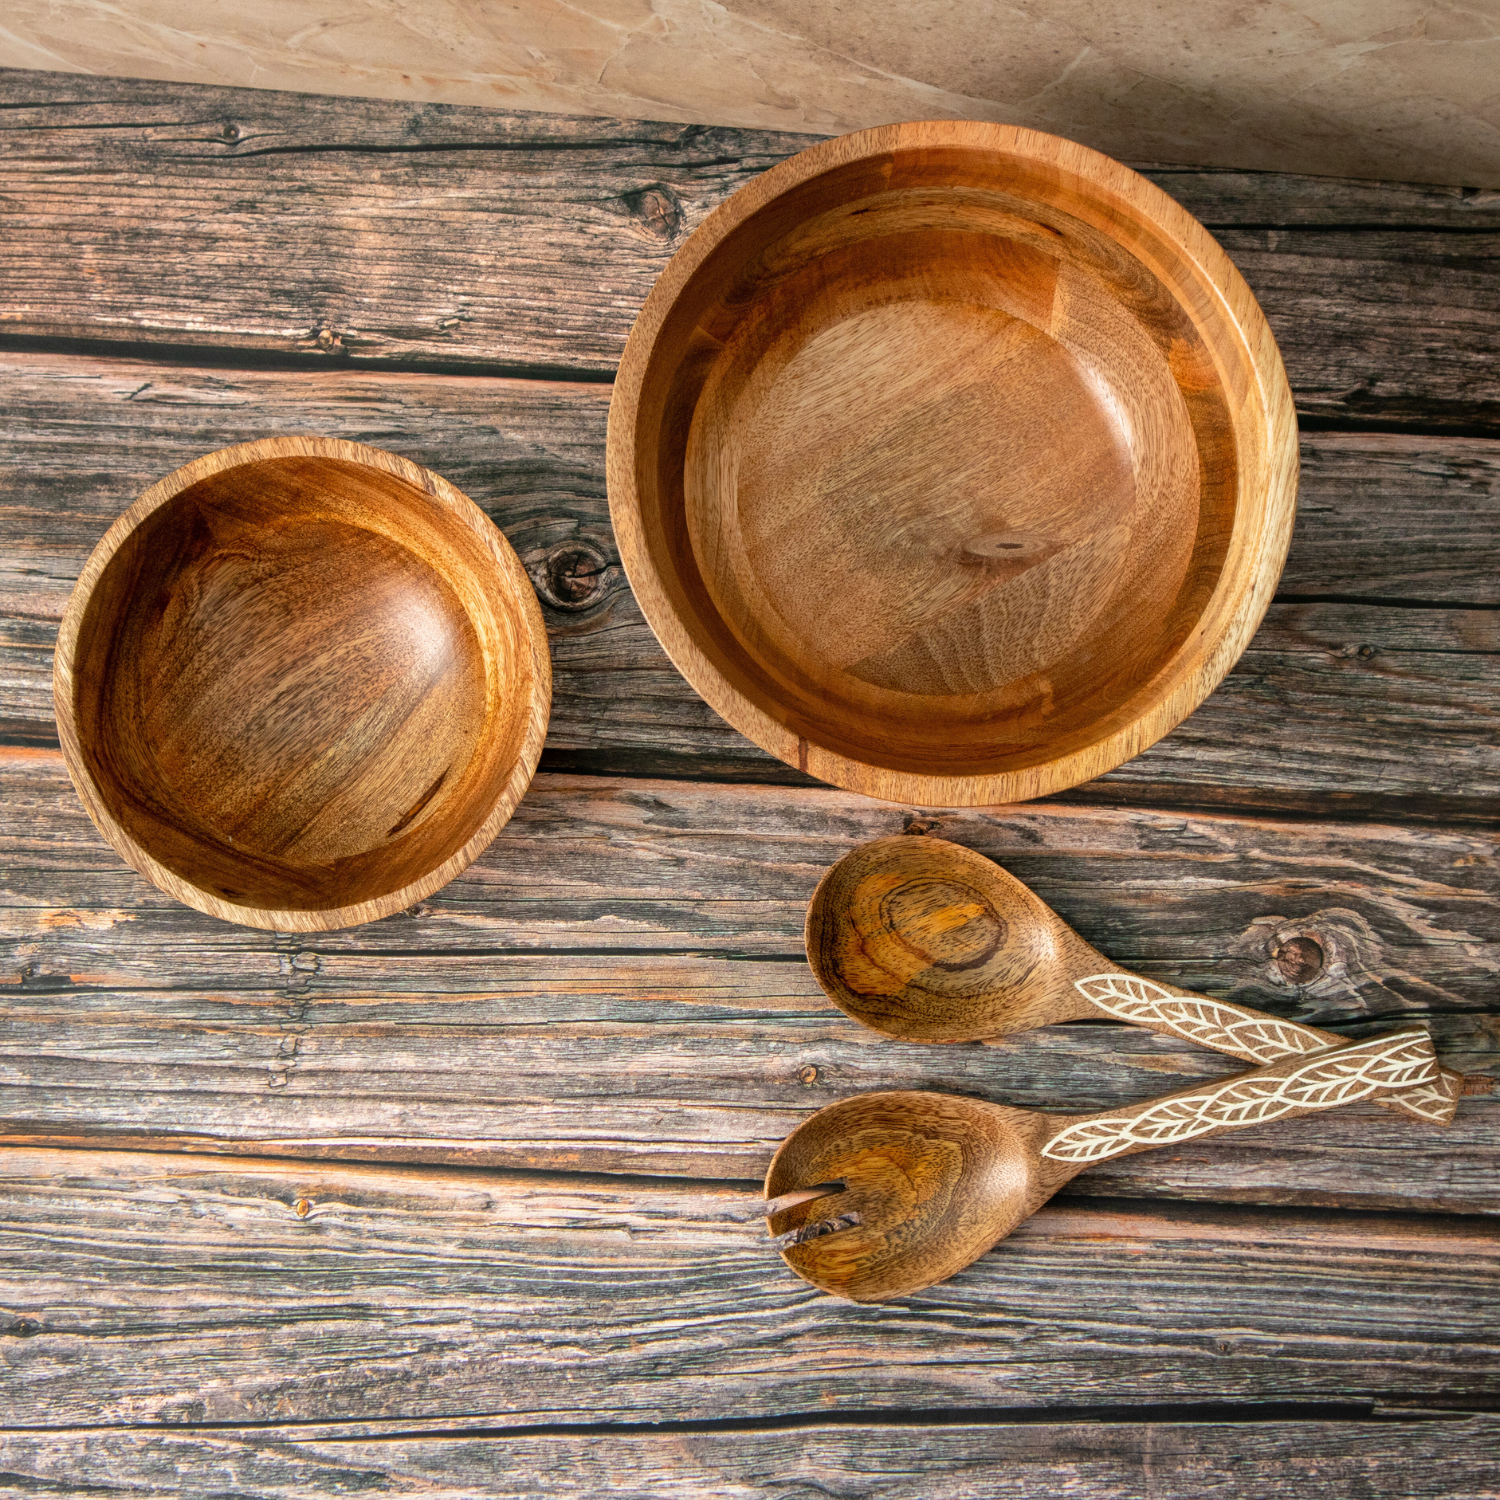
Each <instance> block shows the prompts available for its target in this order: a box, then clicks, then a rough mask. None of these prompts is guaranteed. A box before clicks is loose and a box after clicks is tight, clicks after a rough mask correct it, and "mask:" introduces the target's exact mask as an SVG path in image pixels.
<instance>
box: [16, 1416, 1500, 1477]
mask: <svg viewBox="0 0 1500 1500" xmlns="http://www.w3.org/2000/svg"><path fill="white" fill-rule="evenodd" d="M1351 1405H1352V1403H1351ZM1395 1415H1398V1414H1393V1416H1395ZM1497 1441H1500V1433H1497V1432H1496V1422H1495V1419H1494V1418H1493V1417H1490V1416H1484V1415H1479V1414H1476V1413H1464V1412H1453V1413H1450V1414H1447V1415H1446V1416H1443V1417H1437V1418H1434V1419H1431V1420H1427V1421H1412V1420H1407V1421H1402V1420H1399V1419H1397V1420H1385V1421H1379V1420H1377V1421H1359V1420H1350V1419H1348V1418H1346V1419H1344V1420H1329V1419H1328V1418H1327V1417H1324V1418H1323V1419H1322V1420H1316V1419H1304V1420H1301V1421H1298V1422H1295V1423H1282V1422H1276V1421H1274V1420H1268V1419H1266V1418H1265V1417H1264V1416H1263V1417H1262V1418H1261V1419H1260V1420H1248V1421H1229V1422H1225V1421H1215V1420H1209V1419H1206V1418H1203V1417H1199V1418H1197V1419H1195V1420H1188V1421H1170V1420H1167V1421H1150V1422H1139V1423H1119V1422H1113V1423H1111V1422H1074V1421H1066V1420H1060V1421H1053V1422H1044V1423H1027V1422H1014V1421H1010V1422H1007V1421H1004V1420H1001V1421H996V1422H983V1421H977V1420H975V1419H974V1418H973V1416H972V1415H971V1416H970V1417H969V1418H968V1419H967V1420H960V1421H956V1422H946V1423H943V1424H942V1425H937V1424H934V1423H931V1422H923V1421H922V1420H921V1419H920V1418H918V1419H916V1420H908V1421H905V1422H903V1423H901V1424H900V1425H887V1424H883V1423H881V1422H879V1421H859V1420H855V1421H852V1422H840V1423H837V1424H835V1423H834V1422H833V1421H831V1420H829V1419H827V1418H817V1417H812V1418H808V1419H807V1420H806V1421H805V1422H803V1423H797V1422H785V1423H778V1424H776V1426H774V1427H772V1428H770V1429H766V1428H756V1427H751V1426H749V1425H748V1424H746V1425H743V1426H736V1427H728V1428H724V1429H719V1430H705V1429H704V1428H702V1427H701V1426H689V1425H682V1426H673V1425H671V1424H664V1426H663V1429H662V1430H659V1431H656V1432H644V1431H624V1432H620V1431H616V1432H613V1433H609V1434H598V1433H597V1432H594V1431H590V1430H587V1429H585V1430H584V1431H582V1432H568V1431H561V1432H559V1431H553V1432H547V1433H538V1434H532V1433H524V1432H523V1433H518V1434H516V1435H507V1436H505V1437H502V1438H495V1437H489V1436H478V1435H473V1434H468V1435H466V1434H464V1433H462V1432H457V1433H446V1434H444V1433H426V1434H413V1435H410V1436H393V1437H380V1436H375V1435H371V1436H368V1437H351V1436H348V1435H346V1434H345V1433H344V1431H343V1430H342V1428H341V1427H339V1426H337V1425H333V1424H330V1425H327V1426H322V1427H318V1426H311V1425H309V1426H306V1427H300V1428H295V1429H291V1430H278V1429H274V1428H273V1429H271V1430H269V1431H268V1430H266V1429H265V1428H258V1427H234V1426H229V1427H222V1428H218V1429H216V1430H214V1431H213V1432H192V1431H183V1430H180V1429H179V1430H176V1431H171V1430H163V1429H157V1430H155V1431H141V1430H138V1429H122V1428H115V1429H110V1428H98V1427H81V1428H63V1429H60V1430H58V1431H55V1432H47V1433H38V1432H10V1433H3V1434H0V1496H4V1497H5V1500H30V1497H31V1496H32V1495H34V1494H36V1493H37V1492H38V1491H43V1492H49V1491H50V1492H56V1491H57V1490H60V1489H63V1488H64V1487H66V1486H69V1485H75V1486H79V1487H80V1488H81V1487H83V1486H86V1485H88V1484H89V1483H90V1482H91V1476H97V1475H99V1474H102V1473H108V1474H110V1475H111V1476H113V1478H114V1479H115V1481H116V1483H118V1484H119V1485H120V1486H121V1487H126V1486H133V1487H135V1488H137V1489H140V1490H149V1493H151V1494H153V1495H171V1496H175V1495H183V1496H197V1495H200V1494H202V1493H203V1491H204V1490H205V1489H207V1488H209V1487H212V1489H213V1491H214V1493H215V1494H216V1495H223V1496H226V1497H233V1500H287V1497H296V1496H302V1495H307V1494H309V1493H313V1494H316V1493H335V1494H337V1493H341V1492H342V1493H350V1492H353V1493H367V1492H369V1493H375V1494H381V1495H392V1496H399V1497H411V1500H459V1497H461V1496H463V1497H467V1496H471V1495H474V1494H476V1493H477V1494H484V1495H497V1496H499V1495H505V1496H512V1495H514V1496H532V1495H560V1496H581V1497H585V1500H594V1497H595V1496H607V1497H610V1500H659V1497H661V1496H663V1495H669V1496H679V1495H715V1496H719V1497H722V1500H768V1497H771V1496H785V1495H788V1494H797V1493H798V1492H799V1491H802V1492H806V1493H814V1494H828V1493H832V1494H837V1495H839V1496H845V1497H848V1500H865V1497H869V1500H875V1497H879V1500H1033V1497H1034V1496H1035V1495H1036V1494H1037V1493H1038V1492H1041V1491H1046V1492H1048V1493H1052V1494H1065V1495H1067V1496H1068V1497H1069V1500H1119V1497H1120V1496H1122V1495H1131V1494H1150V1495H1154V1496H1165V1495H1184V1496H1187V1495H1194V1496H1201V1497H1205V1500H1283V1497H1284V1496H1286V1495H1288V1494H1292V1493H1297V1492H1299V1491H1301V1490H1303V1489H1304V1488H1305V1487H1306V1485H1307V1483H1308V1479H1309V1476H1310V1475H1311V1476H1313V1477H1314V1478H1315V1479H1316V1481H1317V1482H1318V1483H1319V1484H1323V1485H1327V1486H1328V1487H1329V1489H1330V1490H1331V1491H1336V1492H1337V1493H1340V1494H1358V1493H1360V1492H1361V1491H1368V1492H1370V1493H1379V1492H1381V1491H1382V1490H1383V1488H1384V1487H1385V1486H1387V1485H1389V1484H1390V1483H1391V1476H1392V1475H1393V1474H1399V1475H1400V1476H1401V1488H1402V1493H1403V1495H1405V1496H1408V1497H1410V1500H1491V1497H1493V1495H1494V1493H1495V1487H1494V1462H1493V1454H1494V1445H1495V1443H1496V1442H1497ZM914 1455H920V1462H914V1461H913V1456H914Z"/></svg>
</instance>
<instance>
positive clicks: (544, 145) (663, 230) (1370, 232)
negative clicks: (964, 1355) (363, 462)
mask: <svg viewBox="0 0 1500 1500" xmlns="http://www.w3.org/2000/svg"><path fill="white" fill-rule="evenodd" d="M0 85H3V90H4V95H3V97H4V102H5V104H6V106H7V108H6V109H5V111H4V119H5V129H4V131H3V132H0V142H3V144H4V150H5V157H6V191H5V203H4V205H3V208H4V210H5V213H4V218H3V220H0V222H3V225H4V230H5V234H6V237H7V238H6V243H7V255H6V257H5V261H4V264H3V267H0V308H3V326H4V327H5V329H6V330H7V331H9V332H10V333H13V334H16V335H24V336H28V337H37V338H47V339H56V338H72V339H80V338H81V339H102V340H107V341H109V342H112V343H118V342H125V343H157V344H172V345H178V346H186V347H196V348H201V349H214V348H217V349H237V350H242V351H252V350H260V351H264V352H266V353H272V354H276V355H280V356H283V357H289V356H299V357H307V358H311V359H328V360H341V359H348V358H358V359H370V360H381V361H392V360H397V361H403V362H410V363H416V364H420V365H423V366H428V367H432V366H437V367H443V366H447V367H470V368H475V369H485V370H488V371H490V372H496V371H497V370H501V369H510V370H512V371H520V370H530V371H533V372H537V373H553V374H555V373H558V372H561V371H577V372H586V373H588V374H591V375H595V376H607V375H608V374H609V373H610V372H611V371H612V370H613V369H614V366H615V364H616V362H617V361H618V359H619V356H620V351H621V350H622V349H623V347H624V343H625V337H626V335H627V334H628V332H629V331H630V325H631V323H632V321H633V320H634V318H635V314H636V311H637V310H638V308H639V306H640V303H641V301H642V300H643V299H644V297H645V295H646V293H647V291H648V290H649V289H650V287H651V284H652V282H653V281H654V280H655V279H656V277H657V275H658V274H659V273H660V271H661V270H662V268H663V267H664V266H665V265H666V263H667V261H668V259H669V258H670V257H671V254H672V252H673V250H674V249H675V248H676V247H677V246H678V245H679V244H680V243H681V242H682V240H683V238H684V237H685V236H686V235H687V234H688V233H690V232H691V231H692V230H693V229H694V228H695V227H696V226H697V225H698V224H699V223H701V222H702V220H703V218H704V217H706V215H707V213H708V212H709V211H710V210H711V209H712V208H713V207H714V206H715V205H717V204H718V203H719V202H720V201H721V200H722V199H723V198H725V197H727V196H728V195H729V194H730V193H731V192H733V191H734V190H735V189H736V188H738V187H740V186H741V185H742V184H744V183H745V182H748V181H749V180H750V179H751V178H752V177H754V176H755V175H757V174H758V173H760V172H762V171H764V170H766V169H767V168H768V167H770V166H772V165H773V164H774V163H775V162H777V161H780V160H781V159H783V158H784V157H787V156H790V155H792V154H793V153H794V152H796V151H798V150H801V149H802V148H803V147H804V146H805V145H807V144H808V143H809V137H806V136H791V135H772V134H763V133H759V132H753V131H735V130H717V129H709V128H705V127H702V126H689V125H662V124H647V123H641V122H635V121H617V120H592V119H590V120H580V119H569V118H567V117H561V116H554V115H524V114H512V113H507V112H505V111H503V110H478V109H468V108H449V107H446V106H440V105H409V104H399V103H387V102H381V101H377V100H369V99H319V98H309V97H308V96H306V95H300V94H277V93H271V92H259V91H249V90H241V89H213V88H202V87H194V86H189V85H173V84H161V83H149V82H134V81H127V80H121V79H105V78H69V77H64V76H59V75H56V74H42V75H38V74H35V73H27V72H16V71H11V72H6V73H0ZM1154 175H1155V176H1156V179H1157V180H1158V181H1159V182H1160V183H1161V184H1162V185H1163V186H1164V187H1165V188H1166V189H1167V190H1168V191H1169V192H1174V193H1175V194H1176V195H1177V196H1179V197H1180V198H1181V200H1182V201H1183V202H1184V204H1185V206H1186V207H1187V208H1188V209H1189V210H1190V211H1191V212H1192V213H1194V214H1195V215H1196V216H1197V217H1198V218H1200V219H1201V220H1203V222H1204V223H1206V224H1207V225H1208V226H1209V228H1210V229H1212V230H1213V231H1215V233H1216V234H1218V235H1219V237H1220V238H1221V240H1222V241H1223V242H1224V244H1225V248H1226V249H1228V250H1229V252H1230V254H1231V255H1232V256H1233V257H1234V258H1235V260H1236V263H1237V264H1238V265H1239V266H1240V268H1241V270H1242V271H1243V272H1244V273H1245V275H1246V278H1247V280H1248V281H1249V282H1250V286H1251V290H1252V291H1254V292H1255V294H1256V296H1257V298H1258V299H1259V300H1260V302H1261V304H1262V306H1263V307H1264V308H1265V310H1266V314H1267V317H1268V318H1269V319H1270V322H1271V326H1272V330H1273V331H1274V333H1275V334H1276V338H1277V341H1278V343H1279V344H1280V346H1281V350H1282V353H1283V356H1284V357H1285V359H1286V365H1287V371H1288V374H1289V377H1290V379H1291V382H1292V388H1293V391H1294V393H1295V394H1296V396H1297V400H1298V404H1299V409H1301V410H1303V411H1307V412H1316V413H1318V414H1319V415H1321V416H1324V417H1327V418H1338V419H1341V420H1347V421H1351V422H1358V423H1371V422H1382V421H1387V422H1405V423H1416V424H1420V425H1423V426H1433V427H1440V428H1447V429H1456V430H1460V431H1461V430H1463V429H1465V428H1472V427H1474V426H1476V425H1478V426H1480V427H1483V428H1485V429H1486V430H1492V429H1494V428H1495V427H1496V424H1497V423H1500V376H1497V374H1496V371H1497V368H1500V366H1497V362H1496V354H1497V351H1500V273H1497V269H1496V248H1495V247H1496V231H1497V229H1500V212H1497V211H1496V208H1495V205H1494V202H1493V195H1487V196H1486V197H1483V198H1477V197H1474V196H1469V197H1465V196H1464V195H1463V193H1462V191H1461V190H1444V189H1433V188H1404V187H1397V188H1396V189H1394V190H1391V191H1387V190H1386V189H1385V188H1384V186H1383V185H1378V184H1369V183H1351V184H1342V183H1334V184H1332V185H1330V184H1329V183H1328V182H1326V181H1325V180H1324V179H1321V178H1308V177H1302V178H1298V177H1281V176H1276V175H1274V174H1269V173H1248V172H1189V171H1184V170H1182V169H1180V168H1168V169H1164V170H1162V171H1160V172H1157V173H1155V174H1154ZM1371 225H1373V226H1377V227H1373V228H1367V227H1366V226H1371ZM414 226H420V232H418V233H413V227H414ZM147 249H149V254H142V251H143V250H147Z"/></svg>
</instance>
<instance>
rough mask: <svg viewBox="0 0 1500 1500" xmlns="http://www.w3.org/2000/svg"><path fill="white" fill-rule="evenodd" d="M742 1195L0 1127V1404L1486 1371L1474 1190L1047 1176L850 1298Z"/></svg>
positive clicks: (213, 1403) (521, 1401)
mask: <svg viewBox="0 0 1500 1500" xmlns="http://www.w3.org/2000/svg"><path fill="white" fill-rule="evenodd" d="M742 1202H743V1197H742V1194H741V1193H738V1192H736V1191H734V1190H732V1189H727V1188H714V1187H707V1186H703V1185H696V1184H686V1185H682V1186H670V1185H666V1184H661V1183H650V1182H640V1181H635V1182H613V1183H609V1182H603V1183H601V1182H598V1181H590V1180H588V1179H584V1178H578V1177H573V1178H566V1177H564V1178H549V1177H546V1176H544V1175H541V1176H538V1175H531V1176H520V1177H517V1176H511V1175H508V1174H504V1173H494V1172H485V1173H480V1172H464V1171H446V1172H435V1171H431V1170H428V1171H416V1170H412V1169H406V1170H402V1169H398V1168H390V1167H379V1168H376V1167H364V1168H361V1167H330V1166H312V1165H298V1166H295V1167H293V1166H290V1165H288V1164H285V1163H283V1164H276V1163H264V1164H262V1163H254V1162H226V1161H224V1160H223V1159H222V1158H221V1159H217V1160H215V1159H207V1158H194V1157H180V1156H179V1157H170V1156H149V1155H131V1154H122V1153H109V1152H76V1153H65V1152H52V1151H36V1150H13V1151H8V1152H4V1153H0V1306H3V1307H4V1308H5V1309H6V1322H5V1325H4V1335H3V1337H4V1344H5V1355H6V1360H7V1379H6V1396H7V1402H6V1420H7V1424H8V1425H10V1426H13V1427H20V1426H33V1425H47V1426H52V1425H77V1424H88V1425H94V1426H97V1425H106V1424H108V1425H117V1424H121V1423H155V1422H170V1423H173V1424H179V1423H198V1422H229V1423H234V1422H255V1421H276V1422H288V1421H297V1420H304V1421H306V1420H322V1421H326V1420H362V1421H372V1420H376V1419H387V1418H391V1417H400V1418H403V1419H405V1420H406V1421H407V1422H408V1423H412V1422H423V1423H428V1422H431V1421H434V1420H440V1419H442V1418H444V1417H446V1416H448V1415H449V1414H454V1415H460V1416H463V1417H466V1418H472V1417H474V1416H476V1415H485V1416H487V1417H488V1419H489V1422H490V1424H492V1425H493V1426H496V1427H503V1426H513V1425H519V1424H533V1423H539V1422H557V1421H564V1422H566V1421H578V1420H580V1419H582V1420H586V1421H621V1420H639V1419H649V1420H654V1421H660V1420H664V1419H673V1418H677V1419H684V1418H686V1419H712V1418H722V1417H730V1416H732V1417H739V1418H743V1417H754V1416H761V1415H787V1414H791V1413H803V1412H807V1413H820V1414H826V1413H829V1412H837V1411H841V1410H845V1411H847V1410H858V1411H861V1412H863V1413H865V1414H866V1415H868V1416H871V1417H873V1416H874V1415H875V1414H876V1413H878V1412H879V1411H880V1410H881V1409H883V1408H892V1407H898V1408H901V1409H905V1410H915V1411H921V1410H924V1409H931V1408H945V1407H947V1408H951V1407H960V1408H963V1407H971V1408H972V1407H990V1408H996V1407H1000V1408H1015V1407H1022V1406H1041V1405H1046V1404H1059V1403H1067V1404H1070V1405H1075V1406H1078V1405H1090V1404H1106V1403H1108V1404H1125V1405H1128V1404H1131V1403H1141V1402H1160V1401H1163V1400H1171V1401H1178V1402H1189V1401H1225V1400H1246V1399H1257V1398H1262V1399H1263V1398H1266V1397H1268V1396H1272V1395H1274V1396H1275V1397H1276V1398H1279V1399H1285V1400H1299V1399H1301V1400H1307V1399H1317V1398H1320V1397H1321V1398H1332V1399H1339V1400H1345V1401H1353V1402H1363V1401H1370V1400H1373V1399H1377V1398H1380V1397H1382V1396H1396V1395H1399V1396H1401V1397H1402V1398H1403V1399H1405V1400H1406V1401H1407V1402H1413V1401H1420V1399H1421V1397H1422V1396H1423V1395H1424V1394H1427V1393H1436V1392H1442V1393H1444V1395H1445V1397H1446V1398H1447V1399H1448V1400H1450V1401H1452V1400H1454V1399H1462V1398H1463V1397H1464V1396H1465V1395H1468V1396H1474V1397H1488V1396H1492V1395H1493V1393H1494V1390H1495V1382H1496V1380H1497V1377H1500V1337H1497V1336H1500V1323H1497V1315H1496V1307H1497V1305H1500V1303H1497V1299H1496V1291H1497V1279H1500V1277H1497V1272H1500V1232H1497V1230H1496V1229H1495V1228H1494V1226H1492V1225H1490V1224H1488V1223H1487V1222H1486V1221H1480V1220H1473V1219H1462V1218H1420V1217H1404V1216H1397V1215H1381V1216H1358V1215H1329V1214H1320V1213H1316V1212H1310V1211H1297V1212H1292V1211H1266V1210H1260V1211H1257V1212H1256V1213H1254V1214H1247V1213H1244V1212H1242V1211H1239V1210H1234V1209H1224V1208H1217V1209H1205V1208H1169V1209H1165V1210H1163V1209H1161V1208H1159V1207H1157V1208H1147V1207H1145V1206H1143V1205H1136V1204H1126V1205H1114V1206H1110V1205H1101V1206H1085V1205H1078V1204H1072V1205H1068V1206H1063V1207H1057V1206H1054V1207H1052V1208H1050V1209H1048V1210H1046V1211H1044V1212H1043V1213H1042V1214H1040V1215H1038V1216H1037V1217H1036V1218H1035V1219H1034V1220H1032V1221H1031V1222H1030V1223H1028V1224H1027V1225H1025V1226H1024V1227H1023V1228H1022V1229H1021V1230H1020V1231H1018V1232H1017V1233H1016V1234H1015V1235H1013V1236H1012V1237H1011V1238H1010V1239H1009V1240H1007V1241H1006V1242H1004V1243H1003V1244H1002V1245H1001V1246H999V1247H998V1248H997V1249H996V1250H994V1251H992V1252H990V1254H988V1255H986V1256H984V1257H983V1258H982V1259H981V1260H980V1261H978V1262H977V1263H976V1264H975V1265H974V1266H972V1267H970V1268H969V1269H968V1270H967V1271H965V1272H963V1273H961V1274H960V1275H959V1276H957V1277H955V1278H954V1279H953V1280H952V1281H950V1282H947V1283H945V1284H944V1285H942V1286H939V1287H935V1288H933V1289H931V1290H929V1291H926V1292H923V1293H921V1294H920V1295H919V1296H916V1297H913V1298H910V1299H907V1300H906V1301H905V1302H903V1303H901V1304H897V1305H892V1306H886V1307H864V1308H861V1307H854V1306H850V1305H848V1304H844V1303H839V1302H836V1301H834V1300H832V1299H830V1298H827V1297H823V1296H820V1295H818V1294H816V1293H814V1292H812V1291H811V1290H810V1289H809V1288H808V1287H807V1286H806V1285H805V1284H804V1283H802V1282H801V1281H799V1280H797V1278H795V1277H794V1276H793V1275H792V1274H791V1273H790V1272H789V1271H788V1270H786V1268H785V1267H784V1266H783V1265H782V1263H781V1262H780V1260H779V1258H777V1257H776V1256H775V1255H773V1254H772V1253H771V1252H770V1251H769V1250H768V1248H767V1247H766V1245H765V1242H764V1238H763V1235H764V1230H763V1229H762V1228H761V1227H760V1226H759V1225H756V1224H744V1223H735V1222H732V1221H730V1220H728V1218H727V1215H728V1214H729V1213H730V1212H732V1211H733V1209H734V1208H735V1207H736V1206H737V1205H738V1204H740V1203H742ZM1356 1284H1357V1286H1358V1288H1359V1294H1358V1295H1357V1296H1351V1295H1348V1288H1350V1287H1351V1286H1353V1285H1356ZM1310 1305H1316V1306H1317V1308H1318V1316H1317V1319H1316V1320H1315V1322H1314V1321H1312V1320H1310V1319H1309V1317H1308V1307H1309V1306H1310Z"/></svg>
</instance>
